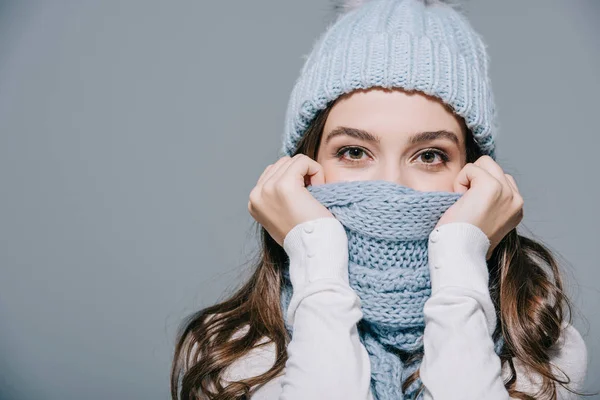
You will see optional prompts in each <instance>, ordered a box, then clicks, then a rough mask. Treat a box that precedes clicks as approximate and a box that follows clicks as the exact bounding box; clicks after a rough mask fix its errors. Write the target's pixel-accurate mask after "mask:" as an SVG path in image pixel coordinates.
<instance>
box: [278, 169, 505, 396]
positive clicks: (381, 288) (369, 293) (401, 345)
mask: <svg viewBox="0 0 600 400" xmlns="http://www.w3.org/2000/svg"><path fill="white" fill-rule="evenodd" d="M307 189H308V190H309V191H310V192H311V193H312V195H313V196H314V197H315V198H316V199H317V200H318V201H319V202H320V203H321V204H323V205H324V206H325V207H326V208H327V209H329V210H330V211H331V213H332V214H333V215H334V216H335V218H336V219H338V220H339V221H340V222H341V223H342V225H343V226H344V229H345V231H346V235H347V237H348V255H349V260H348V276H349V281H350V286H351V287H352V289H353V290H354V291H355V292H356V293H357V295H358V297H359V298H360V301H361V309H362V311H363V319H362V320H361V321H360V322H359V324H358V331H359V335H360V338H361V342H362V343H363V344H364V346H365V348H366V349H367V352H368V353H369V358H370V361H371V387H372V391H373V395H374V396H375V398H376V399H379V400H384V399H412V398H415V394H416V392H417V389H418V388H419V386H420V384H421V381H420V380H417V381H416V382H415V383H414V384H413V385H411V387H410V388H409V390H408V391H407V392H406V393H402V390H401V382H403V381H405V380H406V378H407V377H408V376H409V375H410V374H412V373H413V372H414V371H415V370H417V369H418V368H419V364H420V361H416V362H413V363H411V364H408V363H405V362H406V357H407V356H409V355H410V354H412V353H414V352H418V351H422V350H423V333H424V329H425V320H424V314H423V307H424V305H425V302H426V301H427V299H428V298H429V297H430V296H431V281H430V272H429V265H428V253H427V246H428V239H429V234H430V233H431V231H432V230H433V229H434V227H435V225H436V223H437V221H438V220H439V218H440V217H441V216H442V214H443V213H444V212H445V211H446V210H447V209H448V208H449V207H450V206H451V205H452V204H454V202H455V201H456V200H458V199H459V198H460V196H461V195H460V194H458V193H453V192H439V191H438V192H422V191H417V190H413V189H411V188H408V187H405V186H402V185H398V184H396V183H393V182H389V181H382V180H370V181H351V182H346V181H344V182H334V183H326V184H322V185H317V186H308V187H307ZM283 275H284V282H283V285H282V292H281V306H282V311H283V315H287V308H288V306H289V303H290V300H291V297H292V294H293V288H292V285H291V281H290V277H289V265H286V267H285V268H284V270H283ZM287 322H288V321H286V328H287V329H288V331H289V332H290V334H291V335H293V326H290V325H288V324H287ZM502 343H503V340H502V339H500V340H499V341H497V342H496V347H495V349H496V352H497V354H500V353H499V351H500V350H501V346H502Z"/></svg>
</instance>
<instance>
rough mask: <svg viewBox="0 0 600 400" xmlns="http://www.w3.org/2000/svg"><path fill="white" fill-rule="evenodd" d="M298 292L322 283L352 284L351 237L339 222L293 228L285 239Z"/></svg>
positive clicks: (330, 220)
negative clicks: (349, 262) (331, 280)
mask: <svg viewBox="0 0 600 400" xmlns="http://www.w3.org/2000/svg"><path fill="white" fill-rule="evenodd" d="M283 248H284V250H285V252H286V253H287V255H288V257H289V259H290V264H289V272H290V281H291V283H292V287H293V288H294V289H295V290H298V289H301V288H303V287H304V286H306V285H308V284H309V283H311V282H315V281H318V280H321V279H334V280H338V281H341V282H343V283H346V284H349V279H348V237H347V236H346V230H345V229H344V226H343V225H342V223H341V222H340V221H338V220H337V219H336V218H332V217H322V218H316V219H313V220H309V221H305V222H302V223H300V224H298V225H296V226H294V227H293V228H292V229H291V230H290V231H289V232H288V234H287V235H286V236H285V238H284V239H283Z"/></svg>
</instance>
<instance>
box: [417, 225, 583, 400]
mask: <svg viewBox="0 0 600 400" xmlns="http://www.w3.org/2000/svg"><path fill="white" fill-rule="evenodd" d="M489 246H490V242H489V239H488V238H487V236H486V235H485V233H484V232H483V231H482V230H481V229H479V228H478V227H477V226H475V225H472V224H469V223H464V222H454V223H449V224H445V225H441V226H440V227H439V228H437V229H435V230H434V231H432V232H431V234H430V235H429V246H428V248H429V251H428V255H429V267H430V272H431V287H432V293H431V297H430V298H429V299H428V300H427V301H426V303H425V306H424V309H423V312H424V315H425V332H424V337H423V341H424V357H423V360H422V363H421V367H420V376H421V380H422V382H423V385H424V386H425V389H424V399H426V400H432V399H434V400H446V399H458V398H460V399H466V400H468V399H486V400H500V399H502V400H506V399H510V398H511V397H509V394H508V391H507V390H506V389H505V387H504V381H503V372H506V373H508V369H507V370H506V371H502V369H501V364H500V358H499V357H498V355H497V354H496V353H495V351H494V343H493V340H492V333H493V331H494V329H495V327H496V323H497V321H496V314H495V309H494V305H493V303H492V299H491V297H490V293H489V287H488V283H489V275H488V269H487V263H486V258H485V257H486V253H487V251H488V249H489ZM513 362H514V363H515V367H516V370H517V371H516V372H517V376H518V379H517V387H516V388H517V389H518V390H520V391H523V392H525V393H529V394H531V395H533V394H535V392H536V391H537V390H538V389H539V383H540V382H541V379H540V376H539V375H537V374H533V373H531V372H529V371H528V370H527V368H525V366H523V365H522V363H521V362H520V361H519V360H518V359H516V358H513ZM550 362H551V364H553V370H554V372H555V373H556V374H557V376H559V377H560V376H562V375H561V374H560V372H558V370H557V369H556V368H555V367H556V366H557V367H559V368H560V369H561V370H562V371H564V372H565V373H566V374H567V375H568V376H569V377H570V378H571V379H572V384H571V385H569V387H570V388H571V389H576V390H581V389H582V387H583V380H584V378H585V375H586V371H587V348H586V345H585V342H584V341H583V339H582V337H581V335H580V334H579V332H578V331H577V330H576V329H575V328H574V327H573V326H572V325H570V324H568V323H564V324H563V332H562V334H561V338H560V339H559V342H558V343H557V345H556V351H554V352H552V355H551V359H550ZM506 375H507V374H506ZM557 395H558V399H562V400H570V399H576V398H578V397H577V396H576V395H574V394H572V393H570V392H569V391H568V390H567V389H565V388H563V387H562V386H560V385H557Z"/></svg>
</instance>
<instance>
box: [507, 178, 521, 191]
mask: <svg viewBox="0 0 600 400" xmlns="http://www.w3.org/2000/svg"><path fill="white" fill-rule="evenodd" d="M506 179H507V180H508V183H509V184H510V185H511V186H512V188H513V190H514V191H515V192H516V193H519V194H520V192H519V187H518V186H517V182H516V181H515V178H513V177H512V175H509V174H506Z"/></svg>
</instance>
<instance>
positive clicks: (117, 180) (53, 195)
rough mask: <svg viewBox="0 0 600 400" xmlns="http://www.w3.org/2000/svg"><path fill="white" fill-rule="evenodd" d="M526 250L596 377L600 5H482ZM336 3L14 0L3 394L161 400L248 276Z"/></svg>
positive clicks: (4, 103) (515, 0)
mask: <svg viewBox="0 0 600 400" xmlns="http://www.w3.org/2000/svg"><path fill="white" fill-rule="evenodd" d="M467 12H468V16H469V18H470V19H471V21H472V23H473V24H474V26H475V27H476V29H478V30H479V31H480V32H481V33H482V34H483V36H484V39H485V41H486V42H487V44H488V46H489V51H490V53H491V56H492V66H491V68H492V81H493V82H494V85H495V92H496V97H497V101H498V108H499V113H500V118H501V120H500V122H501V128H502V129H501V133H500V136H499V138H498V152H499V158H498V162H499V163H500V165H501V166H503V168H504V169H505V170H506V172H507V173H511V174H513V175H514V177H515V178H516V180H517V182H518V184H519V187H520V189H521V191H522V193H523V195H524V198H525V220H524V223H523V226H522V229H521V233H522V234H526V235H530V236H531V235H534V236H535V238H537V239H538V240H542V241H543V242H544V243H546V244H548V245H549V246H550V247H551V249H552V250H554V251H556V252H558V253H559V259H560V260H561V261H562V262H563V268H564V271H565V278H566V280H567V290H568V292H569V293H570V294H571V295H572V298H573V300H574V302H575V304H576V305H577V307H578V309H579V310H580V311H581V313H577V314H575V316H574V317H575V325H576V327H577V328H578V329H579V330H580V332H581V333H582V335H583V336H584V338H585V340H586V341H587V344H588V348H589V352H590V353H589V374H588V379H587V386H586V390H588V391H592V390H598V389H599V386H598V383H597V382H598V378H599V377H600V341H599V334H600V314H599V313H598V306H599V305H600V290H599V289H600V284H599V283H598V282H599V279H600V273H599V272H598V271H599V267H600V265H599V262H598V248H599V247H598V239H599V234H598V229H599V227H600V219H599V213H598V209H597V205H598V200H599V189H598V183H599V181H600V180H599V179H598V172H599V171H600V167H599V164H598V162H599V157H598V156H599V153H598V147H599V146H600V140H599V135H600V131H599V128H598V115H599V111H598V109H599V108H598V106H599V103H600V102H599V100H598V94H599V93H600V79H599V78H598V71H599V70H600V39H599V38H600V25H598V20H599V17H600V2H599V1H597V0H562V1H561V0H536V1H534V0H528V1H522V0H503V1H498V0H473V1H471V2H470V5H469V6H468V9H467ZM331 17H332V13H331V11H330V4H329V2H328V1H327V0H310V1H308V0H302V1H281V0H255V1H241V0H238V1H207V0H196V1H178V2H172V1H155V0H152V1H141V0H138V1H133V0H130V1H53V2H50V1H46V2H41V1H40V2H32V1H19V2H17V1H14V2H0V141H1V142H0V190H1V196H0V205H1V207H0V268H1V270H0V272H1V275H0V321H1V322H0V323H1V325H0V398H2V399H19V400H21V399H61V400H64V399H81V398H85V399H89V400H94V399H102V400H104V399H109V398H110V399H145V400H150V399H166V398H167V397H168V375H169V367H170V362H171V355H172V351H173V341H174V334H175V330H176V328H177V326H178V324H179V323H180V321H181V319H182V318H183V317H184V316H185V315H187V314H189V313H191V312H193V311H195V310H197V309H199V308H200V307H203V306H207V305H209V304H213V303H214V302H215V301H217V300H218V299H222V298H223V296H224V293H225V292H226V291H227V290H231V289H233V288H234V287H235V286H236V285H237V284H238V283H239V282H240V280H241V279H243V278H244V277H246V276H247V274H248V265H247V264H246V261H247V260H248V259H249V258H250V257H251V256H252V255H253V254H254V250H255V246H256V243H257V239H256V238H255V236H254V230H253V229H252V225H251V222H252V219H251V217H250V216H249V214H248V212H247V209H246V207H247V201H248V194H249V192H250V190H251V189H252V187H253V186H254V184H255V182H256V180H257V178H258V176H259V175H260V173H261V172H262V170H263V169H264V167H265V166H266V165H267V164H269V163H271V162H272V161H274V159H275V156H276V154H277V150H278V149H279V146H280V138H281V136H280V135H281V130H282V125H283V117H284V112H285V107H286V103H287V99H288V96H289V94H290V91H291V89H292V85H293V82H294V80H295V79H296V77H297V74H298V73H299V71H300V67H301V65H302V62H303V58H302V56H303V55H305V54H308V52H309V50H310V48H311V46H312V44H313V42H314V40H315V39H316V37H317V36H318V35H319V34H320V33H321V32H322V31H323V29H324V28H325V26H326V24H327V22H328V21H330V20H331Z"/></svg>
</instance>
